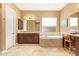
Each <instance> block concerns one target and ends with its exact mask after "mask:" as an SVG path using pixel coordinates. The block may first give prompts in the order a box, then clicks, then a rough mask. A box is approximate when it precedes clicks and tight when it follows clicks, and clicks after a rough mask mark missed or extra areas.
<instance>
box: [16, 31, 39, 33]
mask: <svg viewBox="0 0 79 59" xmlns="http://www.w3.org/2000/svg"><path fill="white" fill-rule="evenodd" d="M17 33H40V32H26V31H17Z"/></svg>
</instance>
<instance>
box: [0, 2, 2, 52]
mask: <svg viewBox="0 0 79 59" xmlns="http://www.w3.org/2000/svg"><path fill="white" fill-rule="evenodd" d="M0 51H2V4H0Z"/></svg>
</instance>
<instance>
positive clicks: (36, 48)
mask: <svg viewBox="0 0 79 59" xmlns="http://www.w3.org/2000/svg"><path fill="white" fill-rule="evenodd" d="M74 55H75V54H74V53H69V51H68V50H67V49H64V48H50V47H48V48H47V47H46V48H45V47H41V46H40V45H38V44H18V45H16V46H14V47H12V48H10V49H8V50H7V51H6V52H4V53H2V54H1V56H74Z"/></svg>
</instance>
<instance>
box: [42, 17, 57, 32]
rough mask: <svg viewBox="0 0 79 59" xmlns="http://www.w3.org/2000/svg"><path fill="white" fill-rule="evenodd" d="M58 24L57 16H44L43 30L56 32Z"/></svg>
mask: <svg viewBox="0 0 79 59" xmlns="http://www.w3.org/2000/svg"><path fill="white" fill-rule="evenodd" d="M56 26H57V18H56V17H42V32H56Z"/></svg>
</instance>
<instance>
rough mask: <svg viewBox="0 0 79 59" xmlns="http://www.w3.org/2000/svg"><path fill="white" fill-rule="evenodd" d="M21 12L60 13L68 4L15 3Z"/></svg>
mask: <svg viewBox="0 0 79 59" xmlns="http://www.w3.org/2000/svg"><path fill="white" fill-rule="evenodd" d="M15 5H16V6H17V7H18V8H19V9H20V10H26V11H43V10H44V11H45V10H46V11H60V10H61V9H62V8H64V7H65V6H66V5H67V3H15Z"/></svg>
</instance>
